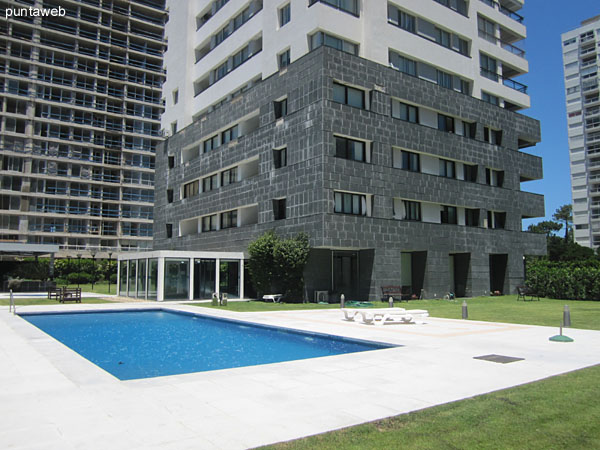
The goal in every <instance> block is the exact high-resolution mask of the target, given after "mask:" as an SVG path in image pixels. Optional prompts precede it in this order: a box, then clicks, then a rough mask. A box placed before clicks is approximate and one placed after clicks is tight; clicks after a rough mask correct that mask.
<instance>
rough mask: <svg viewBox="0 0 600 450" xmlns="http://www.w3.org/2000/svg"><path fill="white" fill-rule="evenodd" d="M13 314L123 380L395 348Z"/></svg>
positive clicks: (228, 328) (195, 320)
mask: <svg viewBox="0 0 600 450" xmlns="http://www.w3.org/2000/svg"><path fill="white" fill-rule="evenodd" d="M19 316H20V317H21V318H22V319H24V320H25V321H26V322H28V323H29V324H31V325H33V326H34V327H36V328H38V329H39V330H41V331H42V332H44V333H45V334H47V335H48V336H50V337H52V338H53V339H55V340H56V341H58V342H60V343H62V344H63V345H65V346H66V347H68V348H69V349H70V350H72V351H74V352H76V353H78V354H79V355H80V356H82V357H83V358H85V359H86V360H88V361H89V362H91V363H93V364H95V365H96V366H97V367H99V368H101V369H103V370H104V371H106V372H108V373H109V374H111V375H113V376H114V377H116V378H117V379H119V380H121V381H125V380H135V379H144V378H155V377H162V376H171V375H182V374H188V373H197V372H207V371H214V370H223V369H233V368H239V367H248V366H259V365H265V364H272V363H280V362H289V361H298V360H305V359H312V358H320V357H326V356H334V355H340V354H351V353H357V352H365V351H373V350H380V349H389V348H395V347H398V346H399V345H397V344H389V343H384V342H378V341H372V340H364V339H354V338H349V337H344V336H339V335H333V334H326V333H319V332H310V331H304V330H299V329H297V328H289V327H282V326H274V325H265V324H262V323H256V322H252V321H249V320H240V319H238V318H235V319H233V318H229V317H218V316H212V315H206V314H202V313H197V312H191V311H182V310H176V309H170V308H156V307H153V308H143V309H142V308H136V309H130V308H127V309H106V310H95V311H94V310H84V311H73V310H70V311H68V312H67V311H61V312H57V311H51V312H40V311H34V312H29V311H28V312H21V313H19Z"/></svg>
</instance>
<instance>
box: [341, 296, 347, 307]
mask: <svg viewBox="0 0 600 450" xmlns="http://www.w3.org/2000/svg"><path fill="white" fill-rule="evenodd" d="M345 306H346V296H345V295H344V294H342V295H340V308H344V307H345Z"/></svg>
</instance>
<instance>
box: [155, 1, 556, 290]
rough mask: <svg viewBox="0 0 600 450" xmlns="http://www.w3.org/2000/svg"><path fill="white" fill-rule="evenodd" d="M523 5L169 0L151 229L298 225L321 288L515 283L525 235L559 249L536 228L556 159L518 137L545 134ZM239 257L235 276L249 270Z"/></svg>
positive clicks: (188, 234)
mask: <svg viewBox="0 0 600 450" xmlns="http://www.w3.org/2000/svg"><path fill="white" fill-rule="evenodd" d="M522 6H523V2H522V1H519V0H506V1H505V0H502V1H500V2H497V1H493V0H492V1H491V0H485V1H482V0H471V1H465V0H445V1H444V0H421V1H418V2H415V1H410V0H390V1H388V0H320V1H318V0H298V1H296V0H293V1H289V0H251V1H248V0H215V1H209V0H204V1H198V2H177V1H174V2H172V3H171V4H170V5H169V8H170V19H169V23H168V24H167V29H166V34H167V36H168V39H169V42H170V43H171V45H170V46H169V49H168V50H167V52H166V54H165V63H166V67H167V79H166V82H165V84H164V86H163V92H164V96H165V99H166V110H165V113H164V114H163V117H162V125H163V127H164V128H165V129H166V130H167V131H169V132H170V133H171V136H170V137H169V138H168V139H167V140H166V141H165V142H164V143H163V144H162V149H161V150H159V152H158V153H157V171H158V172H159V173H160V174H161V176H160V177H158V178H157V182H156V190H157V198H156V218H155V230H154V237H155V242H154V249H155V250H164V251H167V250H169V251H177V250H178V251H228V252H234V251H237V252H239V251H246V250H247V246H248V243H249V242H251V241H252V240H253V239H255V238H257V237H258V236H260V235H261V234H263V233H264V232H266V231H268V230H271V229H274V230H275V231H276V232H277V233H278V234H280V235H281V236H284V237H285V236H292V235H294V234H296V233H298V232H301V231H302V232H305V233H307V234H308V235H309V239H310V245H311V254H310V261H309V264H308V267H307V269H306V273H305V280H306V293H305V298H306V299H308V300H311V301H312V300H314V299H316V298H326V297H329V298H330V299H331V298H333V299H337V298H339V296H340V295H341V294H345V296H346V299H366V298H370V299H376V298H379V297H380V296H381V287H382V286H388V285H396V286H402V290H403V291H404V292H405V295H407V296H415V297H419V296H425V297H431V298H433V297H441V296H444V295H446V294H447V293H448V292H452V293H455V294H456V295H458V296H464V295H479V294H485V293H490V291H500V292H503V293H509V292H513V291H514V290H515V287H516V286H517V285H519V284H520V283H522V282H523V276H524V270H523V269H524V267H523V257H524V255H541V254H544V253H545V243H544V238H543V236H538V235H532V234H530V233H524V232H522V231H521V230H522V225H521V221H522V219H523V218H526V217H527V218H529V217H538V216H543V215H544V199H543V197H542V196H540V195H535V194H531V193H527V192H523V191H522V190H521V183H523V182H526V181H528V180H536V179H540V178H541V177H542V165H541V159H540V158H538V157H535V156H532V155H530V154H528V153H525V152H523V151H522V150H523V149H524V148H526V147H530V146H533V145H535V144H536V143H537V142H539V140H540V128H539V123H538V122H537V121H536V120H533V119H531V118H529V117H526V116H524V115H521V114H520V113H519V111H521V110H523V109H526V108H527V107H529V96H528V95H527V87H526V86H525V85H523V84H522V83H520V82H519V81H518V77H519V75H522V74H524V73H526V72H527V70H528V64H527V60H526V59H525V52H524V51H523V50H522V49H521V48H520V47H519V41H522V40H523V39H525V37H526V29H525V25H524V24H523V17H522V16H520V15H519V13H518V11H519V9H520V8H521V7H522ZM174 42H177V45H173V43H174ZM186 258H187V259H186ZM186 258H183V259H181V267H184V269H182V270H187V273H193V274H194V283H195V284H197V285H198V286H194V289H192V290H191V291H190V298H195V297H197V296H198V295H196V294H195V293H194V292H210V289H203V288H202V286H209V287H210V286H213V287H214V283H215V277H214V271H212V272H211V271H205V270H204V269H203V267H205V266H204V264H205V263H206V264H207V265H206V267H212V266H214V264H213V262H212V261H204V260H203V259H201V258H200V259H194V258H193V257H190V256H189V255H187V256H186ZM173 270H174V271H176V270H177V269H173ZM225 275H227V277H228V279H229V281H228V283H229V285H228V288H229V289H230V290H231V287H232V286H234V285H235V283H233V285H232V284H231V279H232V278H235V277H236V276H238V275H236V273H234V272H230V273H227V274H225ZM173 277H176V274H174V275H173ZM222 277H223V274H221V279H222ZM239 279H242V277H241V276H240V277H239ZM244 280H247V278H244ZM240 283H241V281H240ZM216 284H217V288H218V287H219V286H218V284H219V283H218V282H217V283H216ZM171 285H174V284H173V283H171ZM196 288H198V289H196ZM234 289H235V286H234ZM239 292H240V291H239V290H238V293H239ZM230 294H233V295H236V294H235V292H233V293H231V292H230Z"/></svg>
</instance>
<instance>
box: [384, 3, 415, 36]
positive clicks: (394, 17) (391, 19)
mask: <svg viewBox="0 0 600 450" xmlns="http://www.w3.org/2000/svg"><path fill="white" fill-rule="evenodd" d="M388 23H391V24H392V25H396V26H397V27H399V28H402V29H403V30H406V31H408V32H409V33H416V32H417V27H416V24H417V19H416V17H415V16H412V15H410V14H407V13H405V12H404V11H401V10H399V9H398V8H396V7H395V6H392V5H389V6H388Z"/></svg>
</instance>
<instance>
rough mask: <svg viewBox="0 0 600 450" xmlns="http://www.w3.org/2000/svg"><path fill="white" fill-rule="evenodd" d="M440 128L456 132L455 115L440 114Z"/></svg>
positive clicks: (448, 131)
mask: <svg viewBox="0 0 600 450" xmlns="http://www.w3.org/2000/svg"><path fill="white" fill-rule="evenodd" d="M438 130H440V131H445V132H447V133H454V117H450V116H445V115H443V114H438Z"/></svg>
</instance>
